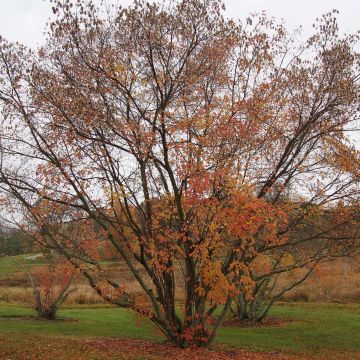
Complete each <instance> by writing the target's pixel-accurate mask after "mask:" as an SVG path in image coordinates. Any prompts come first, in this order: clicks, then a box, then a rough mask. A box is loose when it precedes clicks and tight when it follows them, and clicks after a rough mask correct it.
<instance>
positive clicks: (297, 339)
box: [0, 255, 360, 360]
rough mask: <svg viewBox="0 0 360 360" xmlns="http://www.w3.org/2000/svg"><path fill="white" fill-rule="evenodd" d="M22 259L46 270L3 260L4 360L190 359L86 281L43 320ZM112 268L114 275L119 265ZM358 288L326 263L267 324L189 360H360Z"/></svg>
mask: <svg viewBox="0 0 360 360" xmlns="http://www.w3.org/2000/svg"><path fill="white" fill-rule="evenodd" d="M14 260H15V261H14ZM20 261H21V263H23V264H25V265H26V266H27V267H28V268H30V269H31V268H33V267H39V266H40V267H41V266H42V265H43V264H44V261H43V259H42V257H36V256H35V257H33V256H31V255H20V256H17V257H14V258H12V257H8V258H4V259H1V260H0V344H1V347H0V359H49V360H50V359H54V358H56V359H75V358H76V359H122V358H124V359H167V358H169V357H170V356H171V357H172V358H175V359H177V358H179V359H187V358H188V357H189V356H190V355H189V349H188V350H179V349H176V348H174V347H173V346H172V345H170V344H168V343H167V342H166V339H165V338H164V337H163V336H162V334H161V333H160V332H159V331H158V330H157V329H156V328H154V326H153V325H152V324H151V323H150V322H149V321H148V320H147V319H145V318H141V317H139V316H138V315H134V313H133V312H132V311H130V310H125V309H119V308H116V307H112V306H109V305H107V304H106V303H104V302H103V301H102V300H101V298H100V297H98V296H97V295H96V294H95V293H94V292H93V291H92V289H91V288H90V287H89V286H88V285H86V283H85V282H84V281H83V282H82V283H81V284H79V286H78V289H77V291H76V292H75V293H74V294H72V295H71V296H70V297H69V298H68V299H67V300H66V302H65V305H64V306H63V308H62V309H61V310H60V312H59V314H58V316H59V318H58V320H55V321H46V320H40V319H38V318H37V317H36V313H35V311H34V310H33V309H32V308H31V307H30V306H31V304H32V303H33V299H32V289H31V287H30V286H29V284H28V283H27V281H26V277H25V275H24V273H23V272H22V271H21V270H19V268H18V266H17V263H18V262H20ZM108 266H109V267H110V268H115V269H116V264H113V263H110V264H109V265H108ZM118 270H121V268H119V267H118ZM320 274H321V275H320ZM342 279H343V280H342ZM283 281H286V279H284V280H283ZM333 281H335V282H333ZM359 283H360V276H359V269H358V267H357V263H356V262H352V263H348V262H343V261H338V262H337V263H335V264H334V263H333V264H323V266H322V267H320V270H319V271H318V272H317V273H315V274H314V275H313V276H312V277H310V279H308V280H307V281H306V282H305V283H304V284H303V285H301V286H300V287H299V288H297V289H294V291H292V292H290V293H289V294H287V295H286V296H284V298H283V299H282V300H281V301H280V302H278V303H277V304H276V305H275V306H274V307H273V308H272V310H271V313H270V316H269V317H268V318H267V319H266V320H265V321H264V322H263V324H258V325H255V326H254V325H251V324H246V323H244V324H238V323H234V322H233V321H231V320H229V321H225V323H224V326H223V327H222V328H221V329H220V330H219V332H218V336H217V338H216V342H215V343H214V344H213V345H212V347H211V348H210V349H208V350H205V349H203V350H196V351H195V350H193V352H192V353H191V354H192V355H191V357H193V358H194V359H197V358H198V359H205V358H206V359H222V358H224V359H259V360H260V359H274V360H275V359H349V360H350V359H357V358H359V359H360V302H359V297H358V295H359V294H358V289H359ZM179 311H181V304H180V303H179ZM259 339H261V341H259Z"/></svg>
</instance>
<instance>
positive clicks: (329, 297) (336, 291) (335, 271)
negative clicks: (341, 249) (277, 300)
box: [282, 259, 360, 302]
mask: <svg viewBox="0 0 360 360" xmlns="http://www.w3.org/2000/svg"><path fill="white" fill-rule="evenodd" d="M290 280H291V275H290V274H289V275H287V276H285V278H284V279H283V280H282V282H283V284H284V283H286V282H287V281H290ZM283 300H285V301H328V302H330V301H332V302H337V301H339V302H359V301H360V262H359V259H356V260H352V261H350V260H347V259H338V260H336V261H332V262H327V263H323V264H320V265H318V267H317V269H316V271H315V272H314V273H313V274H312V275H311V276H310V277H309V278H308V279H307V280H306V281H305V282H304V283H303V284H301V285H299V286H297V287H295V288H294V289H293V290H291V291H289V292H288V293H287V294H285V295H284V296H283Z"/></svg>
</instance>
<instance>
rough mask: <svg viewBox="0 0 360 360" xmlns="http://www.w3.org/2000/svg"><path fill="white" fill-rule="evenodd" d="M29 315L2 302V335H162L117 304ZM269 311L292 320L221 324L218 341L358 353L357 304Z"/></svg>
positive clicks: (263, 348)
mask: <svg viewBox="0 0 360 360" xmlns="http://www.w3.org/2000/svg"><path fill="white" fill-rule="evenodd" d="M30 315H33V312H32V311H31V310H30V309H27V308H24V307H19V306H11V305H0V334H1V335H2V336H3V337H4V336H6V334H9V335H10V334H12V335H15V334H19V335H20V334H24V336H25V334H26V335H27V336H41V335H44V336H55V337H64V336H65V337H72V338H74V337H76V338H79V337H80V338H84V337H85V338H94V337H105V338H108V337H112V338H113V337H130V338H143V339H152V340H155V339H161V338H162V336H161V335H160V334H159V333H158V332H157V331H156V330H155V329H154V327H153V326H152V325H151V323H150V322H149V321H147V320H142V322H141V325H140V326H139V325H138V324H137V319H136V317H135V316H134V314H133V313H132V312H130V311H127V310H123V309H118V308H75V309H64V310H62V311H60V313H59V316H60V317H63V318H65V319H67V320H74V321H59V322H54V323H51V322H43V321H38V320H35V319H24V318H21V316H22V317H24V316H30ZM271 315H273V316H281V317H283V318H287V319H291V320H293V321H290V322H287V323H285V325H284V326H282V327H257V328H222V329H220V330H219V334H218V337H217V340H216V344H217V345H219V346H223V345H226V346H227V347H228V346H231V347H241V348H247V349H249V350H254V351H271V350H278V351H285V352H287V351H290V352H295V353H313V354H316V353H318V352H319V351H327V352H338V353H341V352H342V351H347V352H348V351H354V352H359V351H360V306H359V305H353V306H346V305H344V306H342V305H333V304H330V305H329V304H326V305H316V304H315V305H314V304H304V305H299V304H296V305H288V304H287V305H278V306H275V307H274V309H273V311H272V314H271ZM17 317H19V318H17Z"/></svg>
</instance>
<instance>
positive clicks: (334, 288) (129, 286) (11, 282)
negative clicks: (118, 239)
mask: <svg viewBox="0 0 360 360" xmlns="http://www.w3.org/2000/svg"><path fill="white" fill-rule="evenodd" d="M359 264H360V261H359V260H357V261H349V260H341V259H339V260H337V261H334V262H329V263H324V264H321V265H319V266H318V269H317V271H316V272H315V273H314V274H313V275H312V276H311V277H309V278H308V279H307V280H306V281H305V282H304V283H303V284H301V285H299V286H297V287H296V288H294V289H293V290H292V291H290V292H288V293H286V294H285V295H284V296H283V297H282V299H281V300H284V301H332V302H337V301H339V302H359V301H360V265H359ZM107 270H108V271H109V273H110V275H111V277H112V278H114V279H116V280H117V281H118V283H120V284H124V285H125V287H126V290H127V291H128V292H129V293H132V294H140V293H142V290H141V288H140V285H139V284H138V283H137V281H136V280H134V278H133V277H132V275H131V274H130V273H129V271H128V270H127V269H126V266H125V265H124V264H111V265H109V266H108V269H107ZM295 278H296V277H295V276H294V274H291V273H289V274H286V275H284V276H283V278H282V279H281V281H280V282H279V284H280V286H284V285H286V284H288V283H289V282H291V281H294V279H295ZM176 280H177V281H178V284H181V274H180V273H178V274H177V275H176ZM183 298H184V296H183V289H182V286H180V285H179V286H177V289H176V300H177V301H178V302H182V301H183ZM0 302H6V303H13V302H15V303H26V304H31V303H32V302H33V294H32V288H31V287H30V286H29V285H28V282H27V279H26V275H25V274H23V273H19V272H18V273H13V274H11V275H9V276H8V277H6V278H2V279H1V281H0ZM65 304H66V305H75V304H85V305H92V304H104V300H102V299H101V298H100V296H99V295H97V294H96V292H95V291H94V290H93V289H92V288H91V287H90V286H89V285H88V283H87V282H86V280H85V279H84V278H79V279H78V280H77V283H76V290H75V291H74V292H73V293H71V294H70V296H69V297H68V298H67V299H66V301H65Z"/></svg>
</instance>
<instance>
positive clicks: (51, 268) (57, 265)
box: [17, 253, 75, 320]
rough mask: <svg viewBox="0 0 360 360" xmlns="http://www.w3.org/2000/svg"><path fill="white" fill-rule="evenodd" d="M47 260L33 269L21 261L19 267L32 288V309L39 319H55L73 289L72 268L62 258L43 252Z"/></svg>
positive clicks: (73, 274)
mask: <svg viewBox="0 0 360 360" xmlns="http://www.w3.org/2000/svg"><path fill="white" fill-rule="evenodd" d="M45 256H46V257H45V258H46V260H47V262H46V263H45V264H44V265H43V266H40V267H37V268H36V269H34V270H27V269H25V267H24V266H23V265H21V263H19V262H17V264H18V265H19V267H20V268H21V269H22V270H23V271H24V272H25V273H26V276H27V278H28V280H29V283H30V284H31V286H32V288H33V294H34V309H35V311H36V313H37V316H38V317H39V318H41V319H46V320H55V319H56V317H57V312H58V310H59V308H60V306H61V305H62V304H63V302H64V301H65V300H66V298H67V297H68V296H69V295H70V294H71V293H72V292H73V291H75V287H74V286H73V284H74V280H75V272H74V268H73V267H72V266H71V264H70V263H69V262H67V261H64V259H61V258H59V257H58V256H54V255H52V254H51V253H47V254H46V253H45Z"/></svg>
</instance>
